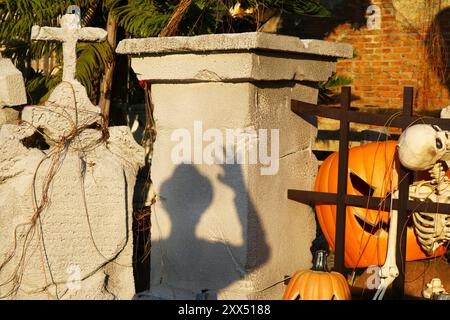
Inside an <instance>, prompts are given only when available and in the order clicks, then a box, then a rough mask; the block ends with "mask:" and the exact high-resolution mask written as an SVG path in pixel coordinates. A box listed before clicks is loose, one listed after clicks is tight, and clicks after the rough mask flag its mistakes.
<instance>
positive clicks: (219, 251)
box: [152, 164, 270, 299]
mask: <svg viewBox="0 0 450 320" xmlns="http://www.w3.org/2000/svg"><path fill="white" fill-rule="evenodd" d="M220 167H221V168H220V169H221V171H222V172H221V173H219V174H218V176H217V179H218V181H220V183H222V184H224V185H226V186H227V187H229V188H230V189H231V190H230V191H231V193H232V195H233V196H232V197H233V198H232V201H233V203H230V205H229V206H228V205H226V204H225V205H224V206H223V207H224V209H223V211H222V212H211V211H208V208H209V207H210V206H211V204H212V203H213V202H214V201H224V199H223V195H221V194H218V193H215V192H214V187H213V184H212V183H211V181H210V180H209V178H208V177H206V176H204V175H203V174H202V173H201V172H200V171H199V170H198V169H197V168H196V166H195V165H190V164H182V165H180V166H178V167H177V168H176V170H175V171H174V173H173V175H172V176H171V177H170V178H169V179H168V180H166V181H165V182H164V183H163V184H162V186H161V189H160V194H161V197H162V198H161V202H162V205H163V207H164V209H165V211H166V212H167V214H168V216H169V218H170V224H171V228H170V234H169V236H167V237H166V236H165V237H164V238H165V239H163V240H159V241H158V240H156V239H153V241H152V250H153V249H156V250H155V252H154V254H152V266H155V264H158V265H159V267H158V269H159V272H158V274H159V276H160V278H161V280H162V282H163V283H164V284H165V285H167V286H169V287H172V288H180V286H184V288H181V289H184V290H186V289H187V290H188V291H192V292H193V293H196V294H197V296H198V297H200V296H201V298H203V299H205V298H206V299H216V298H217V293H218V292H219V291H220V290H222V289H225V288H227V287H230V286H231V285H232V284H234V283H235V282H236V281H238V280H243V279H245V276H246V275H248V273H249V272H251V271H254V270H255V269H256V268H258V267H261V266H262V265H263V264H264V263H265V262H266V261H267V260H268V257H269V254H270V248H269V246H268V244H267V242H266V237H265V232H264V230H263V228H262V225H261V222H260V220H259V217H258V214H257V212H256V209H255V207H254V205H253V203H252V200H251V199H250V198H249V197H248V196H247V190H246V184H245V181H244V177H243V174H242V171H241V167H240V166H239V165H221V166H220ZM236 214H237V216H238V217H237V218H238V221H239V224H240V225H233V224H235V223H236V221H237V220H236V217H235V215H236ZM204 215H207V216H208V217H205V218H206V219H207V220H208V223H209V224H210V225H207V224H203V226H201V227H200V228H201V238H200V237H199V236H198V235H197V234H196V232H198V228H199V224H200V223H201V220H202V218H203V216H204ZM155 218H156V219H158V212H156V217H155ZM211 222H214V223H213V224H211ZM157 224H158V222H156V223H155V224H154V225H153V226H152V227H153V228H158V225H157ZM236 228H238V230H240V231H239V232H240V238H241V241H240V242H242V244H241V245H235V244H231V243H230V242H229V241H228V240H229V239H228V238H227V237H228V233H229V232H230V230H231V233H233V235H236V233H237V232H236ZM154 230H155V229H154ZM155 232H157V231H156V230H155V231H153V233H155ZM235 240H236V239H235ZM173 259H175V260H176V261H173ZM180 271H181V272H182V274H180ZM152 272H153V270H152ZM152 279H153V276H152ZM186 287H187V288H186ZM237 288H239V286H238V287H237ZM239 290H240V289H238V290H237V291H239ZM230 291H231V292H234V291H236V288H232V289H230ZM236 293H240V294H246V293H249V292H244V291H241V292H236Z"/></svg>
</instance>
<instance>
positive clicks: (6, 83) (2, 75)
mask: <svg viewBox="0 0 450 320" xmlns="http://www.w3.org/2000/svg"><path fill="white" fill-rule="evenodd" d="M26 103H27V95H26V92H25V83H24V81H23V76H22V73H21V72H20V71H19V70H17V69H16V67H15V66H14V65H13V63H12V62H11V60H9V59H5V58H0V108H1V107H2V106H20V105H23V104H26Z"/></svg>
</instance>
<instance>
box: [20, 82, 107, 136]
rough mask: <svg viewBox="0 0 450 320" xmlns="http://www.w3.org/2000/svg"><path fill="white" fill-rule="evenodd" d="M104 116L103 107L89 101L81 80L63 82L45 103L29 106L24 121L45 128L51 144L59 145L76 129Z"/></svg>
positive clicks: (23, 114) (24, 113) (24, 112)
mask: <svg viewBox="0 0 450 320" xmlns="http://www.w3.org/2000/svg"><path fill="white" fill-rule="evenodd" d="M100 119H101V118H100V108H99V107H98V106H94V105H93V104H92V102H91V101H90V100H89V98H88V96H87V93H86V88H84V87H83V86H82V85H81V84H80V83H79V82H78V81H76V80H73V81H70V82H62V83H60V84H59V85H58V86H57V87H56V88H55V89H54V90H53V92H52V93H51V95H50V97H49V98H48V100H47V101H46V102H45V105H43V106H30V107H26V108H25V109H24V110H23V112H22V120H23V121H26V122H28V123H32V124H33V125H34V126H35V127H36V128H45V133H46V135H47V136H48V143H49V144H55V143H56V142H57V141H59V140H61V138H62V137H64V136H67V135H68V134H69V133H70V132H71V131H73V130H74V128H79V127H83V126H88V125H91V124H93V123H95V122H97V121H99V120H100Z"/></svg>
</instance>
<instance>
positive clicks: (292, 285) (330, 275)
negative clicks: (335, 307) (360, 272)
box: [283, 250, 351, 300]
mask: <svg viewBox="0 0 450 320" xmlns="http://www.w3.org/2000/svg"><path fill="white" fill-rule="evenodd" d="M283 300H351V295H350V288H349V286H348V283H347V280H345V278H344V276H343V275H342V274H340V273H337V272H328V268H327V253H326V251H323V250H320V251H317V252H316V253H315V255H314V264H313V267H312V268H311V270H302V271H298V272H297V273H296V274H295V275H294V276H293V277H292V279H291V281H289V284H288V286H287V288H286V291H285V292H284V295H283Z"/></svg>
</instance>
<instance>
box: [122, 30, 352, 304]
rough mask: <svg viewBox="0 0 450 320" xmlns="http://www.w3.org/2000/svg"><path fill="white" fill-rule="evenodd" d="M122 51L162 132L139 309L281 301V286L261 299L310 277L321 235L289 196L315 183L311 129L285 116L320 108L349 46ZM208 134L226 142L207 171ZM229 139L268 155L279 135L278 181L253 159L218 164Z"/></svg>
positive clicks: (161, 42)
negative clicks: (145, 303) (153, 302)
mask: <svg viewBox="0 0 450 320" xmlns="http://www.w3.org/2000/svg"><path fill="white" fill-rule="evenodd" d="M117 51H118V52H119V53H127V54H131V55H132V56H133V57H132V67H133V68H134V70H135V72H136V73H137V74H138V77H139V79H141V80H149V81H150V82H151V83H152V95H153V97H152V98H153V103H154V117H155V121H156V131H157V138H156V142H155V145H154V151H153V158H152V173H151V174H152V182H153V184H154V190H155V193H156V195H157V201H156V203H155V204H154V205H153V210H152V230H151V234H152V251H151V264H152V265H151V290H150V291H149V292H148V293H147V294H145V295H140V298H142V297H143V296H144V297H146V298H152V299H167V298H169V299H180V298H182V299H195V298H196V297H199V295H201V293H202V291H204V290H207V293H206V297H207V298H208V299H215V298H218V299H268V298H270V299H279V298H281V296H282V293H283V290H284V286H283V284H282V283H281V284H278V285H275V286H273V287H271V288H270V289H267V288H268V287H270V286H271V285H273V284H274V283H277V282H280V281H282V280H283V279H284V276H285V275H290V274H293V273H294V272H295V271H296V270H297V269H305V268H309V267H310V266H311V258H312V257H311V252H310V246H311V242H312V241H313V239H314V237H315V230H316V224H315V220H314V214H313V212H312V210H311V208H309V207H307V206H302V205H300V204H298V203H296V202H293V201H290V200H288V199H287V190H288V189H289V188H293V189H303V190H311V189H312V188H313V182H314V179H315V174H316V172H317V160H316V158H315V157H314V156H313V154H312V149H311V147H312V144H313V143H314V140H315V138H316V136H317V130H316V127H315V121H314V119H302V118H300V117H298V116H296V115H295V114H294V113H292V112H291V110H290V108H291V99H299V100H302V101H306V102H310V103H317V97H318V90H317V84H316V82H318V81H324V80H327V79H328V77H329V76H331V74H332V72H333V71H334V70H335V69H334V68H335V61H336V60H337V58H338V57H351V55H352V48H351V46H349V45H345V44H338V43H327V42H323V41H316V40H311V41H305V40H300V39H298V38H294V37H286V36H279V35H271V34H263V33H246V34H233V35H229V34H225V35H207V36H198V37H172V38H151V39H134V40H124V41H122V42H121V44H120V45H119V48H118V50H117ZM199 124H200V126H201V127H202V128H201V129H200V128H199ZM180 129H182V130H184V131H182V132H181V131H179V130H180ZM208 129H216V130H219V134H218V135H219V137H221V138H217V136H215V138H216V139H219V140H220V139H223V140H224V141H223V143H222V144H221V143H219V145H220V147H219V148H217V149H215V150H214V151H212V152H214V153H215V156H216V158H215V160H216V161H212V163H207V162H205V158H204V157H202V156H204V155H205V154H206V155H209V154H211V153H210V152H211V150H210V149H208V146H209V144H210V142H211V141H212V140H208V141H206V139H203V141H202V138H203V137H202V135H203V134H204V133H206V132H207V130H208ZM227 129H250V130H255V132H256V133H259V135H257V136H256V137H254V139H253V138H252V139H249V140H248V141H247V143H246V146H245V148H244V149H245V150H249V149H252V148H251V147H255V146H257V148H256V149H257V150H261V146H263V148H267V149H268V150H265V151H266V152H264V151H263V152H261V153H263V154H267V155H268V156H271V146H272V145H273V143H276V141H277V139H276V134H274V133H272V132H271V129H275V130H277V129H278V130H279V131H275V132H278V134H279V149H277V150H274V151H273V152H274V153H272V155H273V157H272V161H273V160H274V159H276V160H277V161H275V162H278V164H279V167H278V168H277V169H278V170H276V169H275V171H274V172H273V173H274V174H273V175H263V170H264V169H267V167H268V166H269V163H263V159H261V157H260V154H259V155H258V162H257V163H248V162H246V163H242V164H238V163H236V161H232V163H230V164H221V163H220V161H217V160H218V159H219V158H220V156H219V157H217V155H218V154H220V153H222V151H223V149H224V148H225V149H226V146H229V144H228V142H227V141H226V140H227V138H226V130H227ZM259 129H263V130H264V129H265V130H267V131H266V133H267V134H268V136H269V139H268V141H267V143H264V142H265V141H264V139H263V136H262V134H261V133H260V132H259ZM174 133H176V134H180V133H183V134H185V139H186V140H187V142H188V144H190V146H188V149H189V150H190V151H191V152H192V154H191V156H190V160H191V161H185V162H184V163H181V164H180V163H177V162H174V159H173V157H172V153H173V151H174V150H176V149H177V148H178V147H179V146H180V141H181V138H179V139H177V138H176V137H175V136H173V134H174ZM215 133H216V134H217V131H216V132H215ZM210 138H211V137H210ZM213 140H214V138H213ZM217 141H218V140H216V142H217ZM261 141H263V142H261ZM233 146H234V147H236V143H234V144H233ZM198 147H199V148H198ZM196 150H200V154H197V155H195V152H196ZM277 151H278V153H277ZM202 152H205V153H204V154H203V153H202ZM222 154H223V153H222ZM247 159H249V158H247ZM275 167H276V165H275ZM266 173H267V172H266Z"/></svg>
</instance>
